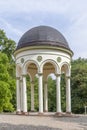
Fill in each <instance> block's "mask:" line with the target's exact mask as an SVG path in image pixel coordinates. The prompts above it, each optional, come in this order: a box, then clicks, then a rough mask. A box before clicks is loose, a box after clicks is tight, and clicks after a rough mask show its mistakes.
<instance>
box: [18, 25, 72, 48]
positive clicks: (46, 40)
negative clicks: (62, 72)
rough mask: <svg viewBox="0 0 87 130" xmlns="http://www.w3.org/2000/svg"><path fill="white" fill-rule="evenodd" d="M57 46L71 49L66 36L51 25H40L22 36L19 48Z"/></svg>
mask: <svg viewBox="0 0 87 130" xmlns="http://www.w3.org/2000/svg"><path fill="white" fill-rule="evenodd" d="M44 45H45V46H57V47H63V48H66V49H68V50H70V48H69V45H68V43H67V41H66V39H65V38H64V36H63V35H62V34H61V33H60V32H59V31H57V30H56V29H54V28H52V27H49V26H38V27H34V28H32V29H30V30H29V31H27V32H26V33H24V35H23V36H22V37H21V39H20V40H19V42H18V46H17V49H20V48H24V47H29V46H44Z"/></svg>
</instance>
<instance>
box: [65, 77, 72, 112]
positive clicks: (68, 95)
mask: <svg viewBox="0 0 87 130" xmlns="http://www.w3.org/2000/svg"><path fill="white" fill-rule="evenodd" d="M66 112H67V113H71V90H70V77H69V76H67V77H66Z"/></svg>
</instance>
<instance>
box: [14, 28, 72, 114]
mask: <svg viewBox="0 0 87 130" xmlns="http://www.w3.org/2000/svg"><path fill="white" fill-rule="evenodd" d="M14 55H15V60H16V80H17V81H16V82H17V113H18V114H26V113H27V111H28V110H27V87H26V75H29V77H30V82H31V103H30V104H31V111H34V110H35V108H34V98H35V97H34V94H35V92H34V89H35V88H34V79H35V76H37V77H38V96H39V99H38V102H39V106H38V108H39V112H38V113H39V114H44V112H48V107H49V106H48V87H47V80H48V76H49V75H50V74H54V75H55V76H56V88H54V89H56V113H57V114H60V113H62V108H61V85H60V84H61V74H63V73H64V74H65V77H66V78H65V80H66V81H65V83H66V113H71V90H70V76H71V58H72V55H73V52H72V50H71V49H70V47H69V44H68V42H67V40H66V39H65V37H64V36H63V35H62V34H61V33H60V32H59V31H58V30H56V29H54V28H52V27H49V26H38V27H34V28H32V29H30V30H29V31H27V32H26V33H24V35H23V36H22V37H21V38H20V40H19V42H18V45H17V48H16V50H15V53H14Z"/></svg>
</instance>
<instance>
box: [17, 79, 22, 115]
mask: <svg viewBox="0 0 87 130" xmlns="http://www.w3.org/2000/svg"><path fill="white" fill-rule="evenodd" d="M16 99H17V113H19V112H20V111H21V110H20V105H21V104H20V78H19V77H17V78H16Z"/></svg>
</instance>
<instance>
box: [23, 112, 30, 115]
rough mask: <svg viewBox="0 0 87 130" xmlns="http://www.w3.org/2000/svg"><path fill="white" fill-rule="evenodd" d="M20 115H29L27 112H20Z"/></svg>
mask: <svg viewBox="0 0 87 130" xmlns="http://www.w3.org/2000/svg"><path fill="white" fill-rule="evenodd" d="M21 115H29V113H28V112H21Z"/></svg>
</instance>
